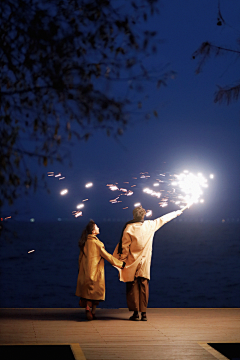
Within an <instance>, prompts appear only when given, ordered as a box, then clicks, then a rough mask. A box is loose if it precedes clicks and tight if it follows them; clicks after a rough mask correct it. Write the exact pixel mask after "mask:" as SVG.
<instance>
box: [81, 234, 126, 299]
mask: <svg viewBox="0 0 240 360" xmlns="http://www.w3.org/2000/svg"><path fill="white" fill-rule="evenodd" d="M104 259H106V260H107V261H108V262H110V264H112V265H114V266H116V267H119V268H121V267H122V266H123V261H121V260H118V259H115V258H114V257H113V256H112V255H111V254H109V253H108V252H107V251H106V250H105V248H104V244H103V243H102V242H101V241H100V240H98V238H97V237H96V236H95V235H88V238H87V241H86V243H85V246H84V254H83V252H80V255H79V273H78V279H77V289H76V295H77V296H80V297H82V298H85V299H89V300H104V299H105V274H104Z"/></svg>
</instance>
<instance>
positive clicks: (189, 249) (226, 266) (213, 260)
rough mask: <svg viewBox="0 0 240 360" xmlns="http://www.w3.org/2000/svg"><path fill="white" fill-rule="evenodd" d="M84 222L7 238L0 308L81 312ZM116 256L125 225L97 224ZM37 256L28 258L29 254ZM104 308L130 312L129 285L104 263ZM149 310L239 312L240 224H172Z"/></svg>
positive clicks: (160, 235)
mask: <svg viewBox="0 0 240 360" xmlns="http://www.w3.org/2000/svg"><path fill="white" fill-rule="evenodd" d="M84 225H85V223H81V222H55V223H13V224H11V230H12V231H16V232H17V234H18V237H17V238H12V240H11V241H8V240H6V239H3V238H2V239H1V244H0V245H1V247H0V251H1V254H0V271H1V278H0V288H1V292H0V306H1V307H77V306H78V298H77V297H76V296H75V295H74V294H75V287H76V280H77V273H78V255H79V249H78V245H77V242H78V237H79V235H80V233H81V231H82V228H83V226H84ZM99 226H100V230H101V234H100V235H99V238H100V240H101V241H103V242H104V244H105V247H106V250H107V251H109V252H111V253H112V252H113V250H114V248H115V246H116V244H117V243H118V241H119V236H120V234H121V229H122V226H123V224H122V223H119V222H115V223H114V222H108V223H107V222H103V223H102V224H101V223H100V224H99ZM30 250H35V251H34V252H33V253H30V254H28V251H30ZM105 274H106V301H105V302H103V303H101V307H107V308H119V307H126V301H125V284H124V283H120V282H119V280H118V276H117V275H118V272H117V270H116V269H114V268H113V267H112V266H111V265H110V264H108V263H107V262H105ZM149 307H240V225H239V224H230V223H229V224H226V223H225V224H221V223H220V224H210V223H207V224H200V223H198V224H194V223H186V222H185V223H179V222H174V221H172V222H170V223H168V224H166V225H165V226H163V227H162V228H161V229H160V230H159V231H158V232H157V233H156V234H155V238H154V245H153V257H152V267H151V281H150V300H149Z"/></svg>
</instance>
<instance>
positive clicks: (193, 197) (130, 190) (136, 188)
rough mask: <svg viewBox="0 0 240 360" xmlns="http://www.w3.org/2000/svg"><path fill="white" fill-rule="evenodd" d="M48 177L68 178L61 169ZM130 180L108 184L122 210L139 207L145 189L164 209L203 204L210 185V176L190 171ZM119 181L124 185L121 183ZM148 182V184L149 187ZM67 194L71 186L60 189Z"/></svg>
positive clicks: (79, 206)
mask: <svg viewBox="0 0 240 360" xmlns="http://www.w3.org/2000/svg"><path fill="white" fill-rule="evenodd" d="M150 175H151V176H150ZM48 176H49V177H53V178H57V180H63V179H65V177H63V176H62V174H61V173H60V172H59V173H56V174H54V172H48ZM208 178H210V179H213V178H214V175H213V174H210V175H209V177H208ZM131 179H132V180H131ZM131 179H130V180H131V181H122V182H121V181H120V182H115V183H113V184H107V185H106V186H107V187H108V189H109V190H111V191H115V192H117V193H115V198H114V199H111V200H109V202H110V203H111V204H117V203H122V205H121V208H122V209H123V210H125V209H128V208H131V207H133V206H134V207H137V206H140V205H141V202H140V201H141V200H142V196H143V195H141V193H142V192H143V193H144V194H146V195H150V196H152V197H155V198H157V199H158V201H159V202H158V204H159V206H160V207H162V208H163V207H166V206H168V205H169V203H173V204H175V205H176V206H178V207H180V208H184V207H185V206H186V205H188V206H189V205H191V204H192V203H204V199H203V198H202V196H203V190H204V189H205V188H207V187H208V183H207V179H206V178H205V177H204V176H203V175H202V173H198V174H197V175H195V174H193V173H191V172H190V171H188V170H184V171H183V172H182V173H180V174H174V175H172V174H170V173H163V174H162V173H161V174H160V173H158V174H157V176H155V177H154V176H153V175H152V174H149V173H148V172H141V173H139V175H138V177H132V178H131ZM126 180H127V179H126ZM105 184H106V183H105ZM120 184H122V186H121V185H120ZM143 185H145V187H144V188H143V187H142V186H143ZM146 185H148V186H149V187H146ZM92 186H93V183H92V182H88V183H86V184H85V188H91V187H92ZM151 187H153V188H154V190H153V189H151ZM156 187H158V189H156ZM155 190H159V191H155ZM67 193H68V189H63V190H62V191H61V192H60V194H61V195H66V194H67ZM132 195H134V200H135V203H134V202H131V205H130V206H129V204H126V202H127V201H128V200H127V198H128V197H129V196H132ZM136 195H137V197H136ZM88 200H89V199H87V198H86V199H83V200H81V203H79V204H78V205H77V206H76V208H77V211H72V215H74V216H75V217H79V216H82V215H83V213H82V211H80V209H81V210H82V208H83V207H84V204H83V203H84V202H85V201H88ZM139 200H140V201H139ZM126 205H128V206H126ZM116 206H117V205H116ZM150 216H152V210H147V213H146V217H150Z"/></svg>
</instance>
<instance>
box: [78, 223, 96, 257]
mask: <svg viewBox="0 0 240 360" xmlns="http://www.w3.org/2000/svg"><path fill="white" fill-rule="evenodd" d="M94 227H95V222H94V221H93V220H90V221H89V223H88V224H87V226H86V227H85V229H84V230H83V232H82V235H81V237H80V239H79V241H78V246H79V247H80V250H81V251H82V252H83V253H84V246H85V243H86V241H87V237H88V235H89V234H92V232H93V229H94Z"/></svg>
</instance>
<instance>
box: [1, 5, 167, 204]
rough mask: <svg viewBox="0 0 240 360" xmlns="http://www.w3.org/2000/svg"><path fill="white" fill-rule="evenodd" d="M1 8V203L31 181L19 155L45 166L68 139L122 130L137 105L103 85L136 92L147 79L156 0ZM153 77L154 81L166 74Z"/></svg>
mask: <svg viewBox="0 0 240 360" xmlns="http://www.w3.org/2000/svg"><path fill="white" fill-rule="evenodd" d="M0 12H1V18H0V40H1V42H0V67H1V89H0V98H1V113H0V137H1V144H0V166H1V168H0V185H1V190H0V206H2V205H3V204H4V202H5V201H6V200H7V201H8V203H9V204H12V203H13V201H14V199H15V198H16V197H17V196H19V194H20V193H21V190H22V189H23V188H24V189H29V188H30V187H32V185H33V184H35V185H36V183H37V178H36V177H35V175H34V174H32V173H31V171H30V169H29V168H28V167H27V165H25V164H26V162H24V161H23V160H24V159H26V156H30V157H36V158H37V159H38V161H39V162H40V163H41V164H43V165H44V166H46V165H47V164H48V163H49V162H50V163H52V162H53V161H54V160H57V161H62V159H63V157H64V147H63V144H66V141H70V140H71V138H72V136H75V137H76V138H77V139H78V140H83V139H85V140H87V139H88V138H89V136H91V134H92V132H93V131H94V130H96V129H102V130H104V131H106V132H107V134H108V135H110V134H112V135H114V136H117V135H120V134H122V133H123V131H124V130H125V128H126V126H127V124H128V122H129V115H128V114H129V106H130V105H136V107H137V104H138V102H136V103H135V104H133V103H132V102H131V101H130V100H129V97H126V96H125V97H124V96H121V94H119V93H118V91H117V88H114V90H115V91H111V92H110V91H106V89H108V84H110V82H113V81H118V80H121V79H123V78H125V79H126V81H125V87H127V88H129V89H130V90H132V91H134V92H136V91H137V90H138V89H141V88H140V86H139V84H138V81H142V80H145V81H146V80H152V76H149V74H148V69H146V68H145V67H144V65H143V63H142V61H141V60H139V59H140V55H141V56H142V55H144V56H148V55H149V54H152V53H156V51H157V44H158V42H157V40H156V32H155V31H151V30H149V29H147V21H148V19H149V17H150V16H151V15H153V14H155V13H156V12H158V7H157V0H135V1H132V2H125V1H110V0H51V1H49V0H41V1H35V0H2V1H1V4H0ZM153 39H155V41H154V42H153ZM157 75H158V76H156V82H157V84H158V86H160V85H161V84H163V85H165V84H166V80H167V79H168V78H169V76H171V75H172V73H170V72H168V73H165V74H162V76H160V75H159V73H158V74H157ZM127 79H130V80H131V81H130V82H129V81H127ZM75 124H77V125H78V127H77V126H76V125H75ZM26 139H27V140H31V141H30V142H29V141H28V142H26ZM35 187H36V186H35Z"/></svg>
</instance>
